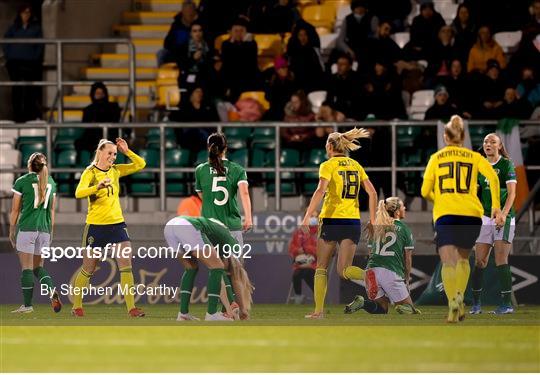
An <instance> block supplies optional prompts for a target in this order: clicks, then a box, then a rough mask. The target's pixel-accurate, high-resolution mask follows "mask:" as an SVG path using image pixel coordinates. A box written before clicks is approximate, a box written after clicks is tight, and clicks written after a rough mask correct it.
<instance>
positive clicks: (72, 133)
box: [55, 128, 84, 141]
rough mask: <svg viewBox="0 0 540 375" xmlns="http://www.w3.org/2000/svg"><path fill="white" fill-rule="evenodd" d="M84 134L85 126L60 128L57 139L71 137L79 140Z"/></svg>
mask: <svg viewBox="0 0 540 375" xmlns="http://www.w3.org/2000/svg"><path fill="white" fill-rule="evenodd" d="M83 134H84V128H60V129H58V131H57V133H56V138H55V141H59V140H64V139H70V140H73V141H75V140H77V139H79V138H81V137H82V136H83Z"/></svg>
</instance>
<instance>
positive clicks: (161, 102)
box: [157, 84, 180, 109]
mask: <svg viewBox="0 0 540 375" xmlns="http://www.w3.org/2000/svg"><path fill="white" fill-rule="evenodd" d="M178 104H180V89H179V88H178V85H176V84H175V85H163V86H158V101H157V105H158V107H162V108H166V109H172V108H177V107H178Z"/></svg>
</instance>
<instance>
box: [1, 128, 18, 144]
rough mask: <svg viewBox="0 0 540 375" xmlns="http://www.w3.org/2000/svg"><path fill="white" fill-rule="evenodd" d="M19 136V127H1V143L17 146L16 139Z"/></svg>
mask: <svg viewBox="0 0 540 375" xmlns="http://www.w3.org/2000/svg"><path fill="white" fill-rule="evenodd" d="M18 137H19V130H18V129H3V128H0V143H5V144H10V145H11V146H15V143H16V140H17V138H18Z"/></svg>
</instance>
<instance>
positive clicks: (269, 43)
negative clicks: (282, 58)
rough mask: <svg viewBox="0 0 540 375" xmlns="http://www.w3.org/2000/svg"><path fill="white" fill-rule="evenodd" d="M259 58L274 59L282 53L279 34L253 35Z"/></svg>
mask: <svg viewBox="0 0 540 375" xmlns="http://www.w3.org/2000/svg"><path fill="white" fill-rule="evenodd" d="M254 37H255V41H256V42H257V50H258V51H257V52H258V55H259V56H265V57H271V58H275V57H276V56H279V55H281V54H282V53H283V47H282V42H281V36H280V35H279V34H254Z"/></svg>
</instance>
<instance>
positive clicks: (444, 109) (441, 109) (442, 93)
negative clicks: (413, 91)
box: [424, 86, 459, 121]
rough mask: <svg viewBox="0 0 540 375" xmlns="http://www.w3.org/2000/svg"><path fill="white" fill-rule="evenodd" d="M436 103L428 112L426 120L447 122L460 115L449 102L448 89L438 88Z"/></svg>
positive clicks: (435, 95)
mask: <svg viewBox="0 0 540 375" xmlns="http://www.w3.org/2000/svg"><path fill="white" fill-rule="evenodd" d="M434 97H435V103H433V105H432V106H431V107H429V108H428V110H427V111H426V115H425V117H424V119H425V120H442V121H447V120H448V119H450V117H452V116H453V115H455V114H458V113H459V112H458V109H457V108H456V106H455V105H453V104H452V103H451V102H450V101H449V100H448V98H449V95H448V91H446V87H444V86H437V87H436V88H435V94H434Z"/></svg>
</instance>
